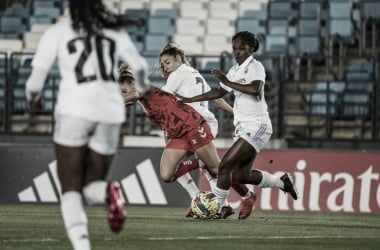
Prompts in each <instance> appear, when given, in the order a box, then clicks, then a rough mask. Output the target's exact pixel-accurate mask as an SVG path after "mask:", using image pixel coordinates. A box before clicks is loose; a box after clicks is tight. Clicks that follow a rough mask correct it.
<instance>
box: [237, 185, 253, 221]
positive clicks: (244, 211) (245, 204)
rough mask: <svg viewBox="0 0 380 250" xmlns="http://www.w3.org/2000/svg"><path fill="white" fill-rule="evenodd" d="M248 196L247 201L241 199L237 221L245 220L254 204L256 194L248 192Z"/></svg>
mask: <svg viewBox="0 0 380 250" xmlns="http://www.w3.org/2000/svg"><path fill="white" fill-rule="evenodd" d="M249 193H250V195H249V197H248V198H247V199H243V201H242V202H241V205H240V212H239V219H240V220H244V219H247V218H248V217H249V216H250V215H251V213H252V209H253V206H254V205H255V202H256V194H254V193H253V192H251V191H250V192H249Z"/></svg>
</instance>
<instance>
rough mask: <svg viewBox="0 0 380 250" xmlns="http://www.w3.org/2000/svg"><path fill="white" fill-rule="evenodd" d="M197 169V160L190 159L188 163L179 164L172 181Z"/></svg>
mask: <svg viewBox="0 0 380 250" xmlns="http://www.w3.org/2000/svg"><path fill="white" fill-rule="evenodd" d="M197 168H199V161H198V159H192V160H188V161H184V162H181V164H179V166H178V168H177V171H176V172H175V174H174V179H177V178H178V177H180V176H182V175H184V174H186V173H188V172H190V171H193V170H194V169H197Z"/></svg>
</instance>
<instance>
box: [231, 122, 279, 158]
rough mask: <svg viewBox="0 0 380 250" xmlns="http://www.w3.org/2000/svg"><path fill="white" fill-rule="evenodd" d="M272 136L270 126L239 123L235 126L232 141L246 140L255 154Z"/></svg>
mask: <svg viewBox="0 0 380 250" xmlns="http://www.w3.org/2000/svg"><path fill="white" fill-rule="evenodd" d="M271 135H272V125H271V124H265V123H264V124H258V123H240V124H238V125H237V126H236V128H235V132H234V135H233V139H234V141H236V140H237V139H239V138H242V139H244V140H246V141H247V142H248V143H249V144H251V145H252V147H254V148H255V150H256V152H260V150H261V149H262V148H263V147H264V146H265V144H266V143H267V142H268V141H269V139H270V137H271Z"/></svg>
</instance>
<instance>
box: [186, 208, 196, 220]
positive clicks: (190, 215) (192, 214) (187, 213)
mask: <svg viewBox="0 0 380 250" xmlns="http://www.w3.org/2000/svg"><path fill="white" fill-rule="evenodd" d="M194 216H195V214H194V213H193V209H191V206H190V207H189V208H188V209H187V211H186V213H185V217H186V218H188V217H194Z"/></svg>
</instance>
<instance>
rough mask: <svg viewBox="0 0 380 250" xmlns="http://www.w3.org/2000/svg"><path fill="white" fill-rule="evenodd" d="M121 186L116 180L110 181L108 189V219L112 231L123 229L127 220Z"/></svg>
mask: <svg viewBox="0 0 380 250" xmlns="http://www.w3.org/2000/svg"><path fill="white" fill-rule="evenodd" d="M119 190H120V186H119V183H118V182H116V181H112V182H110V183H108V186H107V190H106V195H107V197H106V202H107V219H108V225H109V227H110V229H111V231H112V232H114V233H118V232H120V231H121V230H122V229H123V225H124V221H125V212H124V206H123V203H122V201H121V199H120V194H119Z"/></svg>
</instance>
